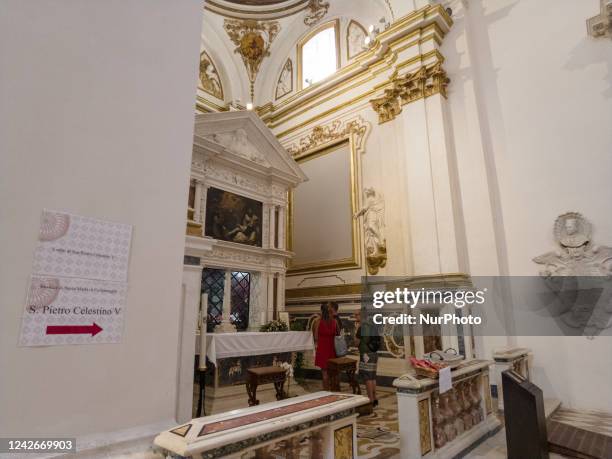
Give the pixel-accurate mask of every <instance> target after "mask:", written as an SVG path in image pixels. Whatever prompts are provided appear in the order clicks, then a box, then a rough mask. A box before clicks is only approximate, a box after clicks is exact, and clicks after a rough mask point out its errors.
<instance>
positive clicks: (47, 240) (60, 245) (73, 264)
mask: <svg viewBox="0 0 612 459" xmlns="http://www.w3.org/2000/svg"><path fill="white" fill-rule="evenodd" d="M38 239H39V242H38V246H37V247H36V250H35V251H34V264H33V271H34V273H35V274H48V275H51V276H65V277H79V278H82V279H98V280H107V281H116V282H127V272H128V262H129V255H130V242H131V240H132V226H131V225H126V224H122V223H114V222H107V221H103V220H98V219H95V218H90V217H81V216H78V215H71V214H67V213H61V212H54V211H50V210H44V211H43V214H42V218H41V222H40V231H39V238H38Z"/></svg>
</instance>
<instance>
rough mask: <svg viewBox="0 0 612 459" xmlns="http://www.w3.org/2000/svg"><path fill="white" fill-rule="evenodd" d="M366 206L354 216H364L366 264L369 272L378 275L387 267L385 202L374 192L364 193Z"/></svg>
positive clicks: (366, 191) (366, 190)
mask: <svg viewBox="0 0 612 459" xmlns="http://www.w3.org/2000/svg"><path fill="white" fill-rule="evenodd" d="M363 195H364V197H365V206H364V207H363V209H361V210H360V211H359V212H357V213H356V214H355V215H354V218H359V217H361V216H363V233H364V236H365V249H366V262H367V265H368V272H369V273H370V274H372V275H375V274H378V270H379V269H380V268H384V267H385V266H386V265H387V241H386V239H385V201H384V199H383V197H382V196H381V195H380V194H378V193H377V192H376V190H374V188H366V189H365V190H364V191H363Z"/></svg>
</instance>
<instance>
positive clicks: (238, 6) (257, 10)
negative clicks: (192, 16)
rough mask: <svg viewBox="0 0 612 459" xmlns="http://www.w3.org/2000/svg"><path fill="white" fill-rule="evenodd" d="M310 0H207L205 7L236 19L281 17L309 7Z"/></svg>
mask: <svg viewBox="0 0 612 459" xmlns="http://www.w3.org/2000/svg"><path fill="white" fill-rule="evenodd" d="M309 1H310V0H285V1H283V2H275V3H272V2H260V1H257V0H254V1H252V2H245V3H242V2H231V3H233V6H231V5H230V4H228V1H227V0H225V1H223V2H219V1H218V0H205V2H204V9H206V10H208V11H212V12H213V13H216V14H219V15H222V16H225V17H228V18H235V19H253V18H258V19H267V20H272V19H281V18H285V17H289V16H292V15H294V14H297V13H299V12H301V11H303V10H305V9H306V8H307V7H308V3H309Z"/></svg>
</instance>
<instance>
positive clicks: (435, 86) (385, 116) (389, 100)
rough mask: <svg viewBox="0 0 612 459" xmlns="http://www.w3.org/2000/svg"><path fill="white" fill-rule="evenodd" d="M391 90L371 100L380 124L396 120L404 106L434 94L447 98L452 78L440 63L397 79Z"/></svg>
mask: <svg viewBox="0 0 612 459" xmlns="http://www.w3.org/2000/svg"><path fill="white" fill-rule="evenodd" d="M389 83H390V85H391V88H387V89H385V90H384V94H383V95H382V96H381V97H377V98H374V99H371V100H370V103H371V105H372V108H373V109H374V111H376V113H378V123H379V124H382V123H386V122H387V121H391V120H393V119H395V117H396V116H398V115H399V114H400V113H401V112H402V106H403V105H406V104H409V103H411V102H414V101H415V100H419V99H423V98H426V97H429V96H433V95H434V94H442V95H443V96H444V97H445V98H446V97H447V91H446V89H447V87H448V84H449V83H450V78H448V76H447V75H446V71H445V70H444V69H443V68H442V62H440V61H438V62H437V63H435V64H434V65H431V66H429V67H421V68H420V69H418V70H416V71H414V72H411V73H408V74H406V75H403V76H400V77H396V78H394V79H392V80H391V81H390V82H389Z"/></svg>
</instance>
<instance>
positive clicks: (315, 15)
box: [304, 0, 329, 27]
mask: <svg viewBox="0 0 612 459" xmlns="http://www.w3.org/2000/svg"><path fill="white" fill-rule="evenodd" d="M307 10H308V12H307V13H306V17H305V18H304V24H306V25H307V26H308V27H312V26H313V25H315V24H316V23H317V22H319V21H320V20H321V19H323V18H324V17H325V15H326V14H327V12H328V11H329V2H326V1H323V0H310V2H309V3H308V6H307Z"/></svg>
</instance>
